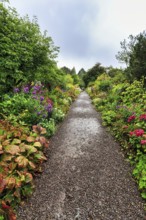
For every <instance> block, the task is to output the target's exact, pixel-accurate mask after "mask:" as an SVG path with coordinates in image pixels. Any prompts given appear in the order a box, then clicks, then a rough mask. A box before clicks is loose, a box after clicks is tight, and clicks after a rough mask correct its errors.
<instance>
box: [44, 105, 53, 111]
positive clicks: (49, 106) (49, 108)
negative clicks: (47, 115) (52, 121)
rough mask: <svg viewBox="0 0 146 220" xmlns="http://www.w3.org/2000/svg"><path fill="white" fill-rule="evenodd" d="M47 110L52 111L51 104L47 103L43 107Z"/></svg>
mask: <svg viewBox="0 0 146 220" xmlns="http://www.w3.org/2000/svg"><path fill="white" fill-rule="evenodd" d="M45 109H46V110H47V111H48V112H51V111H52V105H51V104H50V103H49V104H48V105H47V106H46V108H45Z"/></svg>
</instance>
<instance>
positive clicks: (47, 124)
mask: <svg viewBox="0 0 146 220" xmlns="http://www.w3.org/2000/svg"><path fill="white" fill-rule="evenodd" d="M40 125H41V126H42V127H44V128H45V129H46V131H47V132H46V134H45V136H46V137H51V136H52V135H53V134H54V133H55V131H56V123H55V119H54V118H50V120H49V121H48V120H47V119H43V120H42V121H41V122H40Z"/></svg>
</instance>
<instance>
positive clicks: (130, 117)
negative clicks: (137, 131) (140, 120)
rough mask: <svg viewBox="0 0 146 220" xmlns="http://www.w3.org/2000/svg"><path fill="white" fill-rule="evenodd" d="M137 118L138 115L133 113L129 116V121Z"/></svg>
mask: <svg viewBox="0 0 146 220" xmlns="http://www.w3.org/2000/svg"><path fill="white" fill-rule="evenodd" d="M135 118H136V116H135V115H131V116H129V118H128V120H127V121H128V122H131V121H133V120H134V119H135Z"/></svg>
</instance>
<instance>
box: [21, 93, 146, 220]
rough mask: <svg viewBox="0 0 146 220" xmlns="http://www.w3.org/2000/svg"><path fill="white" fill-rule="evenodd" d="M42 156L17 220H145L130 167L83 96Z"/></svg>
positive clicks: (85, 94)
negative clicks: (45, 157) (39, 170)
mask: <svg viewBox="0 0 146 220" xmlns="http://www.w3.org/2000/svg"><path fill="white" fill-rule="evenodd" d="M47 154H48V161H47V162H46V163H45V164H44V172H43V174H41V175H40V176H39V177H37V178H36V179H35V185H36V189H35V192H34V194H33V196H32V197H31V198H30V199H28V201H27V202H26V203H25V205H24V206H23V207H20V208H19V210H18V220H110V219H111V220H144V219H146V217H145V216H146V213H145V211H144V204H143V200H142V199H141V197H140V193H139V192H138V190H137V185H136V183H135V181H134V180H133V178H132V174H131V173H132V168H131V167H130V165H129V163H128V162H126V161H125V159H124V156H123V154H122V151H121V149H120V146H119V145H118V144H117V143H116V142H115V140H114V139H113V137H112V136H111V135H110V134H109V133H108V132H107V131H106V129H105V128H103V127H102V125H101V119H100V115H99V114H98V113H97V112H96V111H95V109H94V108H93V106H92V105H91V100H90V98H89V96H88V95H87V93H85V92H82V93H81V94H80V95H79V97H78V99H77V100H76V101H75V102H74V103H73V105H72V107H71V109H70V111H69V113H68V115H67V117H66V118H65V120H64V122H63V123H62V124H61V126H60V127H59V129H58V131H57V133H56V134H55V135H54V136H53V138H51V140H50V148H49V150H48V153H47Z"/></svg>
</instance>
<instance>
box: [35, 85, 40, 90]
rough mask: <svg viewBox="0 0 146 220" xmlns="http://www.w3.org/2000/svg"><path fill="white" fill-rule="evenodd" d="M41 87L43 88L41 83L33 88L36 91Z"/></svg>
mask: <svg viewBox="0 0 146 220" xmlns="http://www.w3.org/2000/svg"><path fill="white" fill-rule="evenodd" d="M40 88H41V86H39V85H36V86H34V87H33V89H34V90H36V91H39V90H40Z"/></svg>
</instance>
